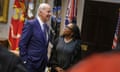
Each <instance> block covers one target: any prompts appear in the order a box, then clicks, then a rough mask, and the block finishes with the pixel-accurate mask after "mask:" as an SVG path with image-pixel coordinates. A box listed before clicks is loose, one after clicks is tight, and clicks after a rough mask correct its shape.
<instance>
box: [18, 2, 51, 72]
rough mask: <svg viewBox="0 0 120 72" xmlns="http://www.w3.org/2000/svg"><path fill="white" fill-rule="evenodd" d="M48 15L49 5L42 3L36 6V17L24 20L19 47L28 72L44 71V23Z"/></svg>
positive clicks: (47, 30)
mask: <svg viewBox="0 0 120 72" xmlns="http://www.w3.org/2000/svg"><path fill="white" fill-rule="evenodd" d="M50 16H51V8H50V5H49V4H46V3H42V4H40V6H39V8H38V12H37V17H36V18H35V19H33V20H29V21H26V22H25V23H26V24H25V26H24V28H23V33H22V36H21V39H20V43H19V49H20V57H21V59H22V60H23V62H24V64H25V65H26V66H27V68H28V72H44V70H45V67H46V65H47V61H48V57H47V48H48V42H49V36H48V35H49V27H48V25H47V24H46V23H47V21H48V20H49V19H50Z"/></svg>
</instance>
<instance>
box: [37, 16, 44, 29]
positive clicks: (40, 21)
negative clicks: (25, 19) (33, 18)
mask: <svg viewBox="0 0 120 72" xmlns="http://www.w3.org/2000/svg"><path fill="white" fill-rule="evenodd" d="M37 19H38V22H39V24H40V26H41V28H42V30H43V24H44V22H43V21H42V20H41V19H40V17H39V16H37Z"/></svg>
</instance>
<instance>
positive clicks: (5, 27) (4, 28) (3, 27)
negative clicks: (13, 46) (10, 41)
mask: <svg viewBox="0 0 120 72" xmlns="http://www.w3.org/2000/svg"><path fill="white" fill-rule="evenodd" d="M13 1H14V0H9V6H8V7H9V9H8V21H7V23H6V24H5V23H0V38H5V39H6V38H8V33H9V24H10V19H11V15H12V5H13Z"/></svg>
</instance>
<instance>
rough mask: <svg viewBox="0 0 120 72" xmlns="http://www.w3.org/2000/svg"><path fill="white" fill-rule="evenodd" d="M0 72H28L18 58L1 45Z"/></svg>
mask: <svg viewBox="0 0 120 72" xmlns="http://www.w3.org/2000/svg"><path fill="white" fill-rule="evenodd" d="M0 72H27V69H26V67H25V66H24V64H23V63H22V61H21V60H20V58H19V57H18V56H16V55H15V54H13V53H11V52H10V51H8V50H7V48H6V47H3V46H2V45H0Z"/></svg>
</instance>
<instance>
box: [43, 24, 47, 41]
mask: <svg viewBox="0 0 120 72" xmlns="http://www.w3.org/2000/svg"><path fill="white" fill-rule="evenodd" d="M43 27H44V36H45V39H46V41H47V24H43Z"/></svg>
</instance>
